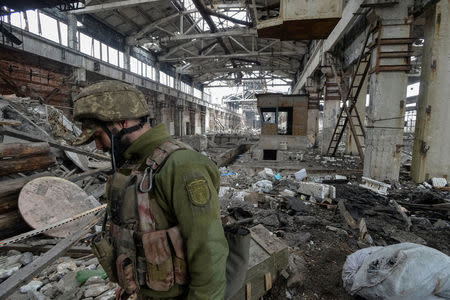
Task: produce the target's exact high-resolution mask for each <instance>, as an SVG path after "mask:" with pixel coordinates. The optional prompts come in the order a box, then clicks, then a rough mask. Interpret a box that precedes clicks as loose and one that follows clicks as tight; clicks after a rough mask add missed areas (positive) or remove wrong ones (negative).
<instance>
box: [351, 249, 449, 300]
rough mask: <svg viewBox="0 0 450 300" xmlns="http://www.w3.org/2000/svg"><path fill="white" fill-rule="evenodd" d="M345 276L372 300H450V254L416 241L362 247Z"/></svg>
mask: <svg viewBox="0 0 450 300" xmlns="http://www.w3.org/2000/svg"><path fill="white" fill-rule="evenodd" d="M358 266H359V267H358ZM342 279H343V281H344V287H345V289H346V290H347V292H349V293H350V294H352V295H359V296H361V297H364V298H366V299H368V300H370V299H389V300H400V299H401V300H406V299H407V300H431V299H450V257H449V256H447V255H445V254H444V253H442V252H440V251H438V250H436V249H433V248H429V247H426V246H422V245H417V244H413V243H401V244H396V245H391V246H386V247H372V248H367V249H362V250H359V251H356V252H355V253H353V254H351V255H349V256H348V257H347V260H346V262H345V264H344V268H343V271H342Z"/></svg>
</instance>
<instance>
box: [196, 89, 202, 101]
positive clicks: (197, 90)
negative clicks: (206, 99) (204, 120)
mask: <svg viewBox="0 0 450 300" xmlns="http://www.w3.org/2000/svg"><path fill="white" fill-rule="evenodd" d="M194 97H197V98H200V99H201V98H202V91H200V90H199V89H194Z"/></svg>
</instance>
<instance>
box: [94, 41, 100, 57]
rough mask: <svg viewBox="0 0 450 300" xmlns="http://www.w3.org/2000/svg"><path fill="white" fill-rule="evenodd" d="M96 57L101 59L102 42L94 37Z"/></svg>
mask: <svg viewBox="0 0 450 300" xmlns="http://www.w3.org/2000/svg"><path fill="white" fill-rule="evenodd" d="M93 50H94V57H95V58H98V59H101V58H102V57H101V53H100V42H99V41H97V40H96V39H94V49H93Z"/></svg>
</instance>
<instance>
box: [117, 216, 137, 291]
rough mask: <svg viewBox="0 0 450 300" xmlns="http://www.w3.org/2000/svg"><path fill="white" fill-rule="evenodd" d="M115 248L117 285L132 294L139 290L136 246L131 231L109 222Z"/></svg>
mask: <svg viewBox="0 0 450 300" xmlns="http://www.w3.org/2000/svg"><path fill="white" fill-rule="evenodd" d="M111 225H112V227H114V228H112V229H113V232H114V234H113V237H114V242H115V244H116V249H117V259H116V270H117V279H118V283H119V285H120V286H121V287H122V288H123V289H124V290H125V291H126V292H127V294H130V295H131V294H133V293H135V292H137V291H138V290H139V283H138V279H137V278H138V277H137V270H136V246H135V242H134V238H133V231H132V230H129V229H126V228H123V227H119V226H117V225H114V224H111Z"/></svg>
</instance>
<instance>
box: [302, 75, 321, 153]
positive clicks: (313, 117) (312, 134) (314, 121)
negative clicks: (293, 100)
mask: <svg viewBox="0 0 450 300" xmlns="http://www.w3.org/2000/svg"><path fill="white" fill-rule="evenodd" d="M305 89H306V91H307V93H308V124H307V136H308V139H309V141H310V143H311V144H313V145H314V146H317V144H318V142H319V141H318V135H319V116H320V115H319V107H320V94H319V92H320V83H319V80H316V79H315V78H311V77H310V78H308V81H307V86H306V88H305Z"/></svg>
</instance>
